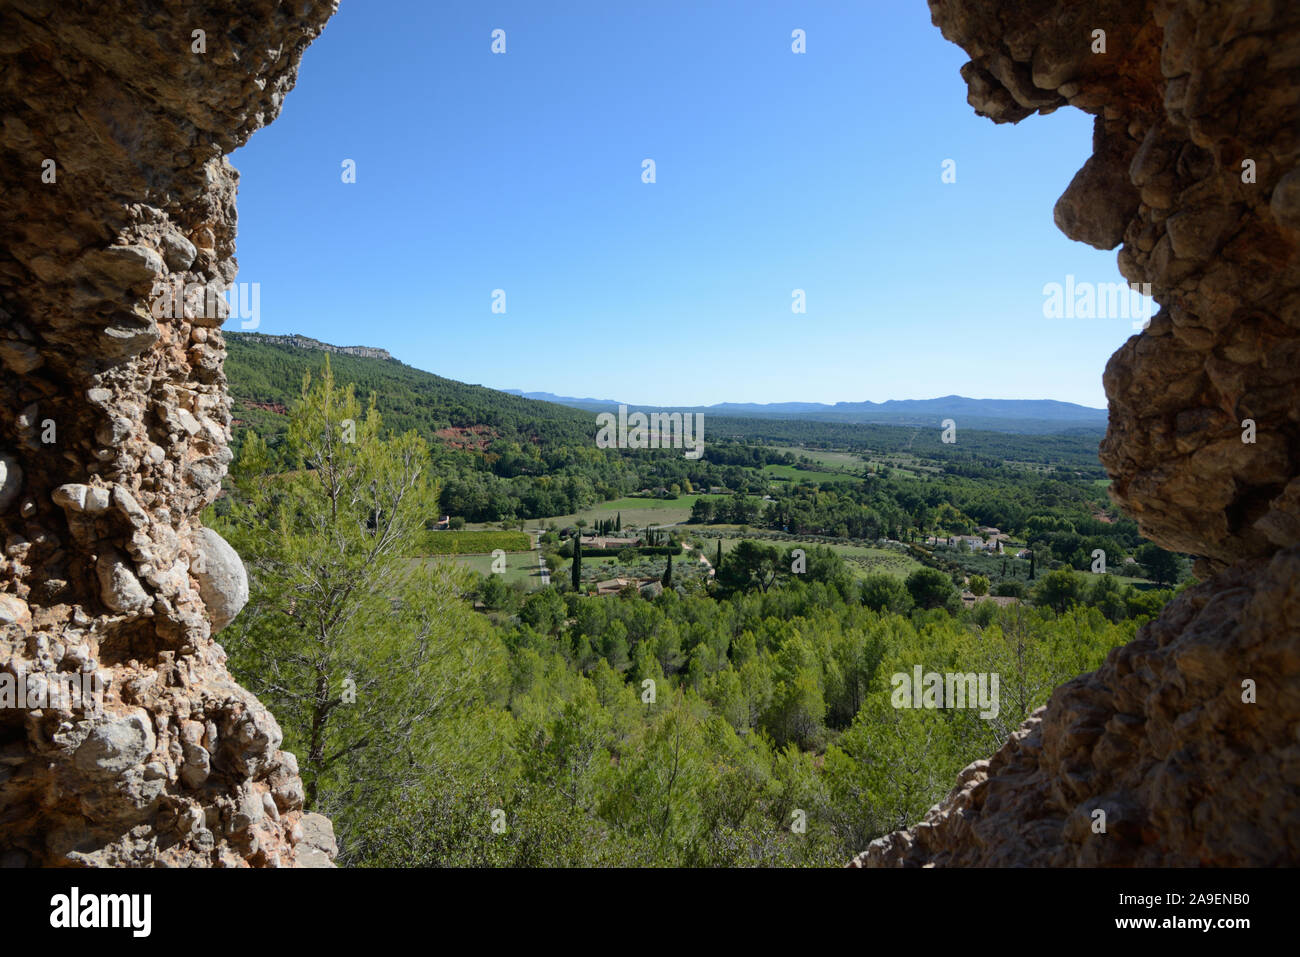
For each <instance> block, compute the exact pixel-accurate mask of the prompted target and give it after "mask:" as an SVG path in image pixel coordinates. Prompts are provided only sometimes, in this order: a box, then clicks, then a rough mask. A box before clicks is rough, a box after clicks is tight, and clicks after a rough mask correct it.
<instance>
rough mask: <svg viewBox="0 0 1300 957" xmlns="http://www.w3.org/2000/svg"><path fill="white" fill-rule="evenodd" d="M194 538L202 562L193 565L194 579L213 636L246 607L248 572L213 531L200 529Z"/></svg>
mask: <svg viewBox="0 0 1300 957" xmlns="http://www.w3.org/2000/svg"><path fill="white" fill-rule="evenodd" d="M196 537H197V539H198V545H199V550H200V557H201V559H202V560H201V561H200V562H198V563H197V564H196V566H195V569H194V578H195V579H196V580H197V581H198V583H199V594H201V595H202V596H203V603H204V604H205V605H207V608H208V615H209V616H210V617H211V618H212V631H213V633H214V634H215V633H216V632H218V631H220V630H221V629H222V628H224V627H226V625H228V624H229V623H230V622H231V621H232V620H233V619H234V617H235V616H236V615H238V614H239V611H240V609H241V608H243V607H244V606H245V605H246V604H248V573H247V572H246V571H245V570H244V563H243V562H242V561H241V560H240V558H239V554H238V553H237V552H236V551H235V550H234V549H233V548H231V547H230V543H229V542H227V541H226V540H225V539H224V538H222V537H221V536H220V535H218V534H217V533H216V532H214V531H213V530H212V529H210V528H201V529H199V530H198V533H197V536H196Z"/></svg>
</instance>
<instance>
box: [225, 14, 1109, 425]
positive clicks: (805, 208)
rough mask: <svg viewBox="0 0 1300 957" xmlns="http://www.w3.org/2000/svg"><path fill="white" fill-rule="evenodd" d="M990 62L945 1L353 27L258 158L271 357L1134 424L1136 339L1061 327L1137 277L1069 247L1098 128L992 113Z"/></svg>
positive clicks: (337, 23)
mask: <svg viewBox="0 0 1300 957" xmlns="http://www.w3.org/2000/svg"><path fill="white" fill-rule="evenodd" d="M496 28H501V29H504V30H505V31H506V43H507V48H506V49H507V52H506V53H505V54H504V55H494V54H493V53H492V52H491V42H492V41H491V33H492V31H493V30H494V29H496ZM795 28H801V29H803V30H805V31H806V34H807V53H805V54H802V55H797V54H794V53H792V52H791V48H790V46H791V31H792V30H793V29H795ZM965 61H966V56H965V54H964V53H963V51H961V50H960V49H959V48H958V47H956V46H954V45H952V44H950V43H948V42H947V41H946V40H944V39H943V37H942V36H941V35H940V33H939V31H938V30H937V29H936V28H935V27H934V26H932V25H931V23H930V15H929V10H928V7H927V6H926V4H925V2H923V0H906V2H904V0H898V2H894V0H889V2H884V0H879V2H871V3H862V2H842V3H829V2H826V3H807V2H805V3H781V2H772V0H765V2H762V3H753V2H748V0H746V2H729V3H722V2H681V3H671V2H656V3H652V4H633V3H608V2H584V3H565V2H548V3H546V4H540V3H537V2H535V0H532V2H518V3H488V2H470V0H465V2H438V3H431V2H427V0H383V2H375V0H344V2H343V4H342V8H341V9H340V11H339V13H338V14H337V15H336V16H335V17H334V19H333V20H331V21H330V23H329V25H328V26H327V27H326V29H325V32H324V33H323V34H322V35H321V37H320V38H319V39H318V40H317V41H316V43H315V44H313V45H312V46H311V47H310V48H309V49H308V50H307V52H306V54H305V56H304V58H303V63H302V70H301V73H300V75H299V78H298V85H297V87H296V88H295V89H294V90H293V92H292V93H290V94H289V96H288V98H287V100H286V103H285V108H284V111H283V113H282V114H281V116H280V118H279V119H278V120H277V121H276V122H275V123H274V124H272V125H271V126H270V127H268V128H267V129H264V130H261V131H259V132H258V133H256V134H254V136H253V138H252V140H251V141H250V142H249V144H248V145H247V146H246V147H244V148H243V149H241V150H239V151H238V152H237V153H236V154H234V156H233V157H232V161H233V162H234V164H235V166H236V167H237V168H238V169H239V170H240V172H241V174H242V178H241V182H240V195H239V235H238V259H239V264H240V272H239V281H241V282H258V283H260V284H261V326H260V329H259V331H261V332H267V333H288V332H300V333H304V334H307V335H311V336H315V337H317V338H319V339H323V340H325V341H327V342H333V343H337V344H340V345H373V346H380V347H383V348H386V349H388V350H390V351H391V352H392V353H393V354H394V355H395V356H397V357H398V358H400V359H402V360H403V361H404V362H407V363H409V364H411V365H414V366H417V367H419V368H422V369H427V370H429V371H431V372H436V373H438V374H439V375H444V376H448V377H450V378H453V379H459V380H462V381H466V382H472V383H481V384H483V385H488V386H493V387H496V388H520V389H523V390H525V391H551V392H556V393H559V394H563V395H579V396H595V397H598V398H612V399H619V400H623V401H630V402H636V403H645V404H662V405H672V404H678V405H694V404H711V403H714V402H721V401H736V402H777V401H793V400H803V401H819V402H836V401H861V400H868V399H869V400H872V401H880V400H884V399H891V398H896V399H903V398H930V397H934V396H939V395H947V394H951V393H957V394H961V395H967V396H974V397H980V398H1053V399H1062V400H1066V401H1071V402H1079V403H1082V404H1085V405H1093V406H1104V405H1105V397H1104V394H1103V392H1102V388H1101V372H1102V369H1103V368H1104V366H1105V362H1106V359H1107V358H1108V357H1109V355H1110V354H1111V353H1112V352H1113V351H1114V350H1115V349H1116V348H1117V347H1118V346H1119V345H1120V344H1121V343H1122V342H1123V341H1124V340H1125V339H1126V338H1127V337H1128V336H1129V335H1131V334H1132V329H1131V324H1130V323H1129V322H1128V321H1126V320H1123V319H1045V318H1044V317H1043V301H1044V296H1043V286H1044V285H1045V284H1046V283H1049V282H1060V283H1064V281H1065V276H1066V274H1067V273H1073V274H1074V275H1075V276H1076V278H1077V280H1078V281H1089V282H1097V283H1101V282H1117V281H1121V280H1120V275H1119V272H1118V269H1117V268H1116V265H1115V253H1114V251H1111V252H1099V251H1097V250H1093V249H1091V248H1089V247H1087V246H1084V245H1082V244H1080V243H1076V242H1073V241H1071V240H1069V239H1067V238H1066V237H1065V236H1064V235H1062V234H1061V233H1060V232H1059V231H1058V230H1057V229H1056V227H1055V225H1054V224H1053V222H1052V206H1053V204H1054V203H1055V201H1056V199H1057V197H1058V196H1059V195H1060V194H1061V192H1062V191H1063V190H1064V189H1065V187H1066V185H1067V184H1068V183H1069V181H1070V179H1071V177H1072V176H1073V175H1074V173H1075V171H1076V170H1077V169H1078V168H1079V166H1080V165H1082V163H1083V161H1084V160H1085V159H1086V158H1087V156H1088V155H1089V152H1090V144H1091V130H1092V118H1091V117H1090V116H1087V115H1085V114H1083V113H1080V112H1079V111H1077V110H1073V109H1069V108H1067V109H1064V110H1061V111H1058V112H1057V113H1055V114H1053V115H1051V116H1046V117H1039V116H1035V117H1030V118H1029V119H1027V120H1025V121H1024V122H1022V123H1021V124H1019V125H1018V126H1010V125H1000V126H999V125H995V124H993V123H992V122H990V121H988V120H986V119H983V118H981V117H977V116H976V115H975V114H974V112H973V111H972V110H971V108H970V107H969V106H968V105H967V103H966V88H965V85H964V84H963V83H962V80H961V77H960V75H959V73H958V70H959V69H960V67H961V65H962V64H963V63H964V62H965ZM645 158H652V159H654V160H655V163H656V166H657V182H656V183H654V184H653V185H647V184H645V183H643V182H642V181H641V169H642V167H641V163H642V160H643V159H645ZM345 159H352V160H355V161H356V164H357V182H356V183H354V184H345V183H343V182H342V179H341V175H340V174H341V171H342V166H341V164H342V162H343V161H344V160H345ZM945 159H953V160H955V161H956V164H957V167H956V172H957V181H956V183H955V184H945V183H943V182H941V172H942V169H941V166H942V163H943V161H944V160H945ZM498 288H499V289H504V290H505V292H506V305H507V312H506V314H505V315H494V314H493V313H492V311H491V295H492V290H494V289H498ZM796 288H799V289H804V290H805V291H806V295H807V307H808V311H807V314H805V315H796V314H793V313H792V312H791V291H792V290H793V289H796ZM230 327H231V328H235V329H237V328H238V324H237V323H235V322H231V323H230Z"/></svg>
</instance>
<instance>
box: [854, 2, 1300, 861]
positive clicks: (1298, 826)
mask: <svg viewBox="0 0 1300 957" xmlns="http://www.w3.org/2000/svg"><path fill="white" fill-rule="evenodd" d="M930 8H931V13H932V16H933V19H934V22H935V23H936V25H938V26H939V27H940V28H941V29H942V31H943V34H944V36H945V37H947V38H948V39H950V40H952V41H953V42H955V43H957V44H959V45H960V46H962V47H963V48H964V49H965V50H966V51H967V52H968V53H969V54H970V56H971V62H970V63H968V64H967V65H966V66H965V67H964V68H963V71H962V75H963V76H964V77H965V79H966V81H967V84H968V87H969V91H970V92H969V101H970V103H971V105H972V106H974V107H975V109H976V111H977V112H979V113H980V114H981V115H984V116H988V117H990V118H992V119H993V120H994V121H996V122H1007V121H1010V122H1017V121H1019V120H1021V119H1024V118H1025V117H1027V116H1029V115H1030V114H1031V113H1034V112H1050V111H1051V110H1053V109H1055V108H1057V107H1059V106H1062V105H1065V104H1067V103H1068V104H1070V105H1072V106H1075V107H1078V108H1080V109H1083V110H1086V111H1087V112H1089V113H1092V114H1094V115H1095V116H1096V124H1095V127H1094V134H1093V155H1092V157H1091V158H1090V159H1088V161H1087V162H1086V163H1085V164H1084V167H1083V169H1081V170H1080V172H1079V174H1078V175H1077V176H1076V177H1075V179H1074V181H1073V182H1071V183H1070V185H1069V187H1068V188H1067V190H1066V192H1065V194H1064V195H1063V196H1062V197H1061V199H1060V201H1059V202H1058V204H1057V207H1056V222H1057V225H1058V226H1059V227H1060V228H1061V229H1062V230H1063V231H1065V232H1066V234H1067V235H1069V236H1071V237H1072V238H1074V239H1078V240H1080V241H1083V242H1087V243H1090V244H1092V245H1094V246H1097V247H1100V248H1113V247H1114V246H1116V245H1117V244H1119V243H1121V242H1122V243H1123V246H1122V248H1121V249H1120V252H1119V267H1120V271H1121V272H1122V273H1123V275H1124V276H1125V277H1126V278H1127V279H1128V280H1129V281H1131V282H1149V283H1151V286H1152V293H1153V295H1154V296H1155V298H1156V299H1157V301H1158V302H1160V303H1161V305H1162V308H1161V311H1160V312H1159V314H1158V315H1157V316H1156V317H1154V318H1153V320H1152V321H1151V324H1150V325H1149V327H1148V328H1147V329H1146V330H1145V331H1144V332H1142V333H1141V334H1140V335H1137V336H1134V337H1133V338H1131V339H1130V340H1129V341H1128V342H1127V343H1126V344H1125V345H1124V346H1123V347H1121V348H1120V350H1119V351H1118V352H1117V353H1116V354H1115V355H1114V356H1113V357H1112V358H1111V360H1110V363H1109V365H1108V367H1107V369H1106V374H1105V378H1104V383H1105V387H1106V393H1107V395H1108V397H1109V400H1110V428H1109V432H1108V434H1107V436H1106V439H1105V442H1104V443H1103V445H1102V448H1101V457H1102V461H1103V463H1104V464H1105V465H1106V467H1107V469H1108V470H1109V472H1110V474H1111V476H1112V478H1113V479H1114V482H1113V486H1112V495H1113V496H1114V498H1115V500H1116V501H1117V502H1118V503H1119V504H1120V505H1122V506H1123V507H1124V508H1125V509H1126V510H1127V511H1128V512H1129V513H1130V514H1132V515H1133V516H1134V517H1135V518H1136V519H1137V521H1138V523H1139V525H1140V527H1141V529H1142V532H1143V534H1145V535H1146V536H1148V537H1149V538H1151V539H1153V540H1155V541H1157V542H1159V543H1161V544H1162V545H1164V546H1166V547H1168V548H1171V549H1176V550H1179V551H1184V552H1188V553H1190V554H1193V555H1195V556H1197V557H1198V562H1197V573H1198V576H1199V577H1201V578H1202V579H1203V582H1202V583H1201V584H1200V585H1198V586H1196V587H1194V588H1192V589H1189V590H1188V591H1187V592H1185V593H1184V594H1182V595H1181V596H1179V597H1178V598H1177V599H1176V600H1175V601H1173V602H1171V603H1170V605H1169V606H1168V607H1167V608H1166V609H1165V611H1164V612H1163V613H1162V614H1161V616H1160V617H1159V619H1158V620H1156V621H1154V622H1152V623H1150V624H1149V625H1147V626H1145V627H1143V628H1142V629H1141V630H1140V631H1139V632H1138V635H1137V638H1136V640H1135V641H1134V642H1133V643H1132V644H1130V645H1128V646H1126V647H1124V648H1120V649H1117V650H1115V651H1114V652H1112V653H1111V655H1110V656H1109V657H1108V658H1107V660H1106V662H1105V664H1104V665H1103V666H1102V667H1101V668H1100V669H1099V670H1098V671H1096V672H1095V673H1093V674H1089V675H1084V676H1081V677H1079V678H1076V679H1074V680H1073V681H1070V682H1068V683H1067V684H1065V685H1063V686H1062V687H1060V688H1058V689H1057V690H1056V691H1055V693H1054V694H1053V695H1052V698H1051V700H1050V701H1049V702H1048V704H1047V706H1046V707H1045V708H1042V709H1040V710H1039V711H1038V712H1037V713H1036V714H1035V715H1034V716H1033V717H1032V718H1031V719H1030V720H1029V721H1027V722H1026V723H1025V725H1024V726H1023V727H1022V728H1021V729H1020V730H1019V731H1017V732H1016V733H1015V734H1014V735H1013V736H1012V737H1011V739H1010V740H1008V741H1007V742H1006V744H1004V745H1003V747H1002V748H1001V750H999V751H998V753H997V754H995V755H994V756H993V757H992V759H991V760H989V761H979V762H976V763H975V764H973V765H971V766H970V767H968V768H967V769H965V770H964V771H963V772H962V774H961V775H960V776H959V779H958V781H957V785H956V787H955V788H954V789H953V791H952V792H951V793H950V794H949V795H948V797H947V798H946V799H945V800H944V801H943V802H942V803H940V804H939V805H937V806H936V807H934V808H932V809H931V810H930V812H929V813H928V814H927V815H926V817H925V819H924V820H923V821H922V822H921V823H920V824H918V825H917V826H916V827H914V828H912V829H911V830H908V831H900V832H895V833H893V834H889V835H886V836H885V837H883V838H880V839H879V840H877V841H874V842H872V844H871V845H870V846H869V847H868V848H867V850H866V851H865V852H864V853H863V854H861V855H859V857H858V858H857V859H856V861H855V862H854V863H855V864H856V865H858V866H884V865H912V866H916V865H929V864H934V865H985V864H994V865H1023V864H1029V865H1053V866H1062V865H1275V864H1282V863H1290V864H1295V863H1297V862H1300V206H1298V205H1297V204H1298V203H1300V169H1298V168H1297V160H1298V159H1300V6H1298V5H1296V4H1294V3H1288V2H1284V0H1122V2H1120V0H1089V2H1084V3H1076V2H1067V0H1009V2H1006V3H998V4H990V3H986V2H984V0H931V2H930ZM1095 30H1104V31H1105V52H1104V53H1102V52H1094V45H1095V44H1096V37H1095V34H1094V31H1095ZM1244 420H1251V422H1249V423H1248V422H1246V421H1244ZM1252 425H1253V429H1252V428H1251V426H1252ZM1251 432H1253V435H1250V433H1251ZM1247 436H1249V437H1251V438H1253V439H1254V441H1253V442H1252V441H1248V440H1245V439H1246V437H1247ZM1246 682H1251V683H1253V686H1254V689H1255V691H1254V694H1255V703H1248V702H1246V701H1244V700H1243V697H1244V696H1246V695H1245V691H1244V687H1243V684H1244V683H1246ZM1098 809H1100V810H1102V811H1104V812H1105V820H1106V830H1105V832H1104V833H1099V832H1096V831H1095V828H1094V827H1093V822H1094V820H1095V819H1096V815H1095V814H1094V812H1095V811H1097V810H1098Z"/></svg>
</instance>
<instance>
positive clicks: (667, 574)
mask: <svg viewBox="0 0 1300 957" xmlns="http://www.w3.org/2000/svg"><path fill="white" fill-rule="evenodd" d="M672 583H673V556H672V553H671V552H670V553H669V554H668V567H667V568H665V569H664V577H663V586H664V587H665V588H670V587H671V586H672Z"/></svg>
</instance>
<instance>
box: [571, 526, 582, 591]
mask: <svg viewBox="0 0 1300 957" xmlns="http://www.w3.org/2000/svg"><path fill="white" fill-rule="evenodd" d="M581 587H582V536H581V535H574V536H573V590H574V591H579V590H581Z"/></svg>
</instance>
